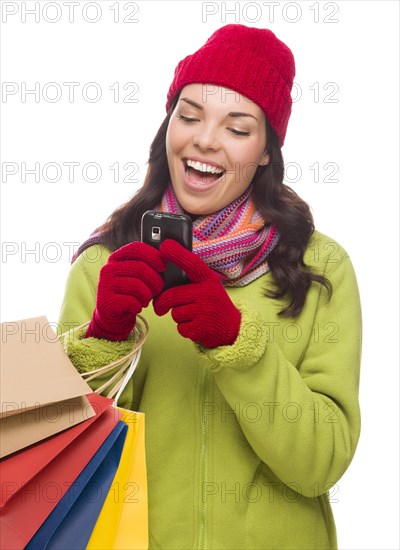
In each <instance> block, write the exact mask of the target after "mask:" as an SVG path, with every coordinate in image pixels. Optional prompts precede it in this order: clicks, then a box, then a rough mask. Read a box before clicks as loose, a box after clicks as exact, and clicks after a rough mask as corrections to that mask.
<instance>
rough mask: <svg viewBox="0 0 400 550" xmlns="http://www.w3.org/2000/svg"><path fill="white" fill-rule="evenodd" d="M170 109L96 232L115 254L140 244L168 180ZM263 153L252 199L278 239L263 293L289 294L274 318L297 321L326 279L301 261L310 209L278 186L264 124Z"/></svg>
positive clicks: (279, 172) (276, 152)
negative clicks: (142, 164) (270, 283)
mask: <svg viewBox="0 0 400 550" xmlns="http://www.w3.org/2000/svg"><path fill="white" fill-rule="evenodd" d="M178 97H179V94H178V95H177V96H176V97H175V98H174V100H173V102H172V104H171V107H170V109H169V111H168V113H167V116H166V117H165V119H164V121H163V123H162V124H161V126H160V128H159V130H158V132H157V134H156V136H155V138H154V140H153V143H152V144H151V146H150V155H149V160H148V169H147V173H146V177H145V180H144V183H143V186H142V187H141V188H140V189H139V190H138V191H137V192H136V193H135V195H134V196H133V197H132V198H131V199H130V200H129V201H127V202H126V203H124V204H123V205H122V206H120V207H119V208H117V209H116V210H115V211H114V212H113V213H112V214H111V216H110V217H109V218H108V219H107V221H106V222H105V223H104V224H103V225H102V226H101V227H99V228H98V230H97V232H101V233H102V239H103V242H104V243H105V244H106V245H107V247H108V248H109V249H110V250H112V251H114V250H117V249H118V248H120V247H121V246H124V245H125V244H128V243H129V242H132V241H139V240H140V238H141V236H140V223H141V218H142V215H143V214H144V212H146V210H154V209H156V208H157V207H158V206H159V205H160V203H161V199H162V196H163V194H164V192H165V190H166V188H167V186H168V183H169V181H170V174H169V169H168V163H167V153H166V147H165V139H166V133H167V128H168V124H169V120H170V118H171V114H172V112H173V110H174V108H175V106H176V103H177V101H178ZM266 132H267V136H266V137H267V150H268V151H267V152H268V153H269V159H270V160H269V164H267V165H266V166H259V167H258V168H257V170H256V173H255V175H254V178H253V182H252V183H253V186H252V194H253V199H254V201H255V203H256V205H257V207H258V208H259V209H260V211H261V212H262V213H263V215H264V217H265V220H266V222H267V223H272V224H273V225H275V227H277V228H278V230H279V233H280V239H279V242H278V244H277V245H276V247H275V248H274V250H273V251H272V252H271V253H270V255H269V256H268V265H269V268H270V270H271V272H272V275H273V278H274V284H275V286H276V289H275V290H265V296H267V297H268V298H275V299H278V298H283V297H284V296H288V297H289V298H290V302H289V304H288V306H287V307H285V308H284V309H282V310H281V311H280V312H279V315H282V316H286V317H296V316H297V315H298V314H299V313H300V312H301V310H302V309H303V306H304V303H305V299H306V295H307V291H308V289H309V287H310V285H311V283H312V281H315V282H317V283H319V284H322V285H324V286H325V287H326V289H327V290H328V294H329V297H330V296H331V294H332V285H331V283H330V282H329V280H328V279H326V278H325V277H323V276H321V275H317V274H315V273H312V272H311V270H310V269H309V267H308V266H307V265H306V264H305V263H304V259H303V258H304V252H305V249H306V247H307V243H308V241H309V239H310V237H311V235H312V233H313V231H314V229H315V227H314V221H313V217H312V214H311V211H310V208H309V206H308V204H307V203H306V202H304V201H303V200H302V199H301V198H300V197H299V196H298V195H297V194H296V193H295V191H293V189H291V188H290V187H289V186H287V185H286V184H284V183H283V178H284V162H283V157H282V151H281V148H280V146H279V141H278V137H277V135H276V133H275V131H274V130H273V128H272V127H271V125H270V124H269V122H268V120H266Z"/></svg>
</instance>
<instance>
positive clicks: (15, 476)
mask: <svg viewBox="0 0 400 550" xmlns="http://www.w3.org/2000/svg"><path fill="white" fill-rule="evenodd" d="M87 398H88V401H89V403H90V405H91V409H93V410H94V411H95V413H96V414H95V416H92V417H91V418H89V419H87V420H86V421H84V422H81V423H80V424H76V425H74V426H72V428H69V429H67V430H64V431H63V432H61V433H59V434H56V435H54V436H53V437H49V438H47V439H45V440H43V441H40V442H38V443H35V444H34V445H30V446H29V447H27V448H26V449H22V450H20V451H18V452H16V453H13V454H12V455H9V456H7V457H5V458H3V459H2V460H1V461H0V468H1V492H0V513H1V509H2V508H3V507H4V506H5V505H6V504H7V502H8V501H9V500H10V499H11V498H13V497H14V496H15V495H16V494H17V493H18V491H20V490H21V489H22V488H23V487H24V486H25V485H26V483H28V482H29V481H30V480H31V479H33V478H34V477H35V476H36V475H37V474H38V473H39V472H40V471H41V470H43V469H44V468H45V467H46V466H47V465H48V464H49V463H50V462H51V461H52V460H54V459H55V458H56V457H57V455H58V454H60V453H61V452H62V451H63V450H64V449H65V448H66V447H67V446H68V445H70V444H71V443H72V442H73V441H74V440H75V439H76V438H77V437H82V435H83V434H84V432H85V430H87V429H88V428H89V426H90V425H91V424H92V423H93V422H96V421H97V420H98V419H99V418H100V415H101V414H103V413H104V411H106V410H107V409H108V408H110V407H111V405H112V404H113V401H112V399H107V398H106V397H103V396H101V395H98V394H96V393H90V394H88V396H87ZM71 414H72V413H71ZM67 468H68V467H67ZM66 471H68V470H66Z"/></svg>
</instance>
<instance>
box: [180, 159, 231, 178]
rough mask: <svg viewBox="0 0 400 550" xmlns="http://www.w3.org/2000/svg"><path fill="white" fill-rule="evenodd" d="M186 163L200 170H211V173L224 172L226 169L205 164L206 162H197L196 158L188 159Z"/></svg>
mask: <svg viewBox="0 0 400 550" xmlns="http://www.w3.org/2000/svg"><path fill="white" fill-rule="evenodd" d="M186 165H187V166H190V168H194V169H195V170H199V171H200V172H210V173H211V174H222V172H223V171H224V170H222V169H221V168H217V167H216V166H211V165H210V164H205V163H204V162H197V161H194V160H190V159H186Z"/></svg>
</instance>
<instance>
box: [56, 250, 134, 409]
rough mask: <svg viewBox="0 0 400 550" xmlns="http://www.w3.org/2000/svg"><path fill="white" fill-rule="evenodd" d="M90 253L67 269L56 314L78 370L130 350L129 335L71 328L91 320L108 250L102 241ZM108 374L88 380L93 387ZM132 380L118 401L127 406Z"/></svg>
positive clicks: (130, 399)
mask: <svg viewBox="0 0 400 550" xmlns="http://www.w3.org/2000/svg"><path fill="white" fill-rule="evenodd" d="M88 250H90V255H89V254H81V255H80V256H79V257H78V259H77V260H76V261H75V262H74V263H73V264H72V266H71V269H70V271H69V273H68V277H67V281H66V285H65V292H64V298H63V301H62V305H61V311H60V316H59V321H58V325H59V331H60V333H64V332H65V333H66V334H65V336H64V338H63V339H62V340H63V343H64V347H65V350H66V353H67V354H68V357H69V359H70V360H71V362H72V363H73V365H74V366H75V367H76V369H77V370H78V371H79V372H81V373H82V372H87V371H90V370H94V369H96V368H98V367H102V366H104V365H107V364H110V363H112V362H113V361H116V360H117V359H120V358H122V357H124V356H125V355H126V354H127V353H129V352H130V351H132V342H133V341H132V339H131V338H129V339H127V340H124V341H121V342H111V341H108V340H102V339H97V338H84V333H85V331H82V330H78V331H76V330H74V329H75V328H76V327H78V326H80V325H82V324H83V323H86V322H88V321H90V319H91V318H92V314H93V311H94V308H95V306H96V294H97V285H98V279H99V274H100V269H101V268H102V266H103V265H104V264H105V263H106V261H107V259H108V257H109V251H108V250H107V249H106V248H105V247H104V246H101V245H95V246H93V247H91V248H90V249H88ZM113 373H114V371H112V372H111V373H109V374H108V375H107V374H105V375H102V376H101V377H98V378H97V379H96V380H93V381H89V382H88V383H89V386H90V387H91V388H92V389H93V390H95V389H97V388H98V387H100V386H101V384H103V383H104V382H105V381H106V380H107V379H108V377H109V376H111V375H112V374H113ZM132 396H133V384H132V380H130V381H129V382H128V384H127V386H126V388H125V390H124V391H123V393H122V395H121V397H120V399H119V400H118V405H119V406H121V407H123V408H130V406H131V404H132V399H133V397H132Z"/></svg>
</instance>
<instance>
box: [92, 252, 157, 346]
mask: <svg viewBox="0 0 400 550" xmlns="http://www.w3.org/2000/svg"><path fill="white" fill-rule="evenodd" d="M165 267H166V263H165V262H164V261H163V259H162V258H161V255H160V253H159V251H158V250H156V249H155V248H153V247H152V246H150V245H148V244H145V243H142V242H133V243H129V244H127V245H125V246H123V247H121V248H119V249H118V250H116V251H115V252H113V253H112V254H111V256H110V257H109V259H108V261H107V263H106V264H105V265H104V266H103V267H102V269H101V270H100V279H99V285H98V288H97V298H96V308H95V310H94V312H93V316H92V320H91V322H90V325H89V327H88V330H87V332H86V338H88V337H89V336H94V337H95V338H104V339H106V340H126V338H127V337H128V336H129V334H130V332H131V331H132V329H133V327H134V326H135V322H136V315H137V314H138V313H140V311H141V310H142V308H143V307H147V306H148V305H149V303H150V301H151V300H152V298H153V296H155V295H156V294H158V293H159V292H161V290H162V289H163V287H164V280H163V278H162V276H161V275H160V273H161V272H162V271H164V269H165Z"/></svg>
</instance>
